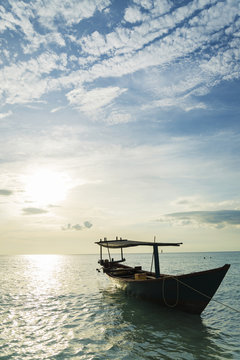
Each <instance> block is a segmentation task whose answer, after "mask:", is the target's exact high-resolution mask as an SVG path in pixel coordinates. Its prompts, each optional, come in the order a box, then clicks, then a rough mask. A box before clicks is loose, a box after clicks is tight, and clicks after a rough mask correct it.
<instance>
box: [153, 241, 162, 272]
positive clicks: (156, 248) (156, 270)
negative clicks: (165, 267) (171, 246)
mask: <svg viewBox="0 0 240 360" xmlns="http://www.w3.org/2000/svg"><path fill="white" fill-rule="evenodd" d="M153 255H154V264H155V273H156V278H159V277H160V266H159V256H158V246H157V245H155V244H154V245H153Z"/></svg>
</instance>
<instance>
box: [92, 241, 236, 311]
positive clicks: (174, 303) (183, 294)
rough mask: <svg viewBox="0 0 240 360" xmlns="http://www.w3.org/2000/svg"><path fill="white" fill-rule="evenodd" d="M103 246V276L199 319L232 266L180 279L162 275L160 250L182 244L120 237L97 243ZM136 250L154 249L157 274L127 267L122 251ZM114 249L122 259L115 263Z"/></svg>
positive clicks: (101, 263) (133, 291)
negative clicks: (105, 254) (133, 248)
mask: <svg viewBox="0 0 240 360" xmlns="http://www.w3.org/2000/svg"><path fill="white" fill-rule="evenodd" d="M96 244H98V245H99V246H100V259H99V261H98V263H99V264H100V265H101V268H102V270H103V273H105V274H106V275H107V276H108V277H109V278H110V279H111V280H113V281H114V282H115V283H116V284H117V286H119V287H120V288H122V289H123V290H125V292H126V293H127V294H129V295H133V296H136V297H138V298H142V299H146V300H148V301H154V302H156V303H158V304H159V305H161V306H166V307H170V308H174V309H177V310H180V311H184V312H188V313H192V314H198V315H200V314H201V313H202V312H203V310H204V309H205V308H206V306H207V305H208V303H209V302H210V300H211V299H212V297H213V296H214V294H215V293H216V291H217V289H218V287H219V286H220V284H221V282H222V280H223V278H224V276H225V275H226V273H227V271H228V269H229V267H230V265H229V264H225V265H224V266H222V267H218V268H214V269H210V270H205V271H198V272H192V273H188V274H180V275H168V274H163V273H161V272H160V264H159V253H158V248H159V247H165V246H180V245H182V243H180V242H178V243H162V242H156V241H155V239H154V242H146V241H134V240H127V239H122V238H119V239H118V237H117V238H116V239H115V240H107V239H106V238H104V240H101V239H100V241H98V242H96ZM136 246H152V248H153V260H154V261H153V263H154V267H155V269H154V270H155V272H153V271H152V269H151V270H150V271H145V270H143V269H142V267H141V266H135V267H131V266H127V265H125V264H123V262H124V261H125V260H126V259H125V258H124V256H123V249H125V248H129V247H136ZM103 248H106V249H107V252H108V258H107V259H103ZM111 249H120V254H121V258H120V259H119V260H114V259H113V258H112V257H111V253H110V250H111Z"/></svg>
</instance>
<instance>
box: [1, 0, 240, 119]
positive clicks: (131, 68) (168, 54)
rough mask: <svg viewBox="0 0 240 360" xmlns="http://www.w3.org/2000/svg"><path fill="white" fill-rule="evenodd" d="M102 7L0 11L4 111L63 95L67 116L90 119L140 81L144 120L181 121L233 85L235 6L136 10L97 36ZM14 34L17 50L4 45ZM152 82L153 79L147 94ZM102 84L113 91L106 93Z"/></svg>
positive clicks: (143, 2)
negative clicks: (152, 114) (172, 113)
mask: <svg viewBox="0 0 240 360" xmlns="http://www.w3.org/2000/svg"><path fill="white" fill-rule="evenodd" d="M110 5H111V2H110V1H109V0H84V1H81V2H79V1H75V0H74V1H71V2H68V3H67V4H65V3H64V2H62V1H60V0H56V1H50V0H49V1H48V2H46V3H45V4H43V3H42V1H40V0H36V1H34V2H30V3H26V2H17V1H12V2H11V10H9V9H10V6H7V5H5V3H4V5H2V6H1V7H0V17H1V21H0V32H2V34H3V37H5V36H6V40H5V43H6V46H5V45H4V47H6V49H4V50H3V51H5V52H3V54H5V55H4V56H5V58H6V59H5V60H6V63H5V62H3V64H4V66H3V67H2V69H1V70H0V83H1V89H0V99H1V100H2V102H3V104H11V105H14V104H23V103H28V102H34V101H39V99H41V98H43V97H44V96H45V95H46V94H48V93H50V92H54V91H59V92H60V91H61V92H63V93H64V94H65V95H66V97H67V99H68V100H69V102H70V105H72V106H73V107H74V108H77V109H78V110H80V111H83V112H85V113H88V114H92V113H94V112H95V113H96V112H98V110H99V109H102V108H103V107H106V106H108V105H110V104H111V103H112V102H113V101H115V102H117V101H119V102H121V101H120V99H119V97H120V95H121V94H122V93H123V92H124V91H126V89H128V92H129V94H130V93H131V90H132V86H131V84H132V83H133V81H132V80H133V78H134V77H138V78H140V79H141V80H142V81H140V87H139V88H138V92H139V94H140V95H141V99H143V101H141V104H142V105H143V106H144V105H145V106H146V105H147V106H148V107H147V106H146V108H145V109H146V110H147V108H150V107H152V108H163V109H165V110H168V109H171V108H173V107H178V108H180V109H181V110H183V111H186V112H187V111H191V110H194V109H196V110H202V109H205V108H206V105H205V104H204V103H203V101H202V100H201V101H198V100H197V99H196V97H198V96H201V95H203V93H204V94H207V93H208V92H209V91H210V90H211V88H212V87H214V86H216V85H217V84H219V83H220V82H221V81H224V80H228V81H229V80H234V79H239V77H240V68H239V61H240V50H239V49H240V38H239V26H240V20H239V14H240V9H239V4H238V2H236V1H226V2H224V1H221V2H216V1H210V0H201V1H199V0H193V1H191V2H188V3H187V4H186V5H182V2H180V3H179V4H177V5H174V6H172V5H173V2H171V1H165V0H163V1H160V2H157V1H152V0H134V1H133V3H132V5H131V6H129V7H128V8H126V9H125V10H124V11H123V12H122V19H121V21H117V22H116V24H115V25H113V26H111V27H110V22H109V24H107V30H104V31H102V27H99V26H98V21H99V20H102V21H106V10H108V12H109V13H111V11H112V10H111V7H110ZM4 6H5V7H4ZM96 14H97V15H98V16H97V18H95V15H96ZM112 16H113V14H112ZM113 18H114V16H113ZM83 19H89V22H88V24H87V23H86V24H84V26H86V31H85V32H80V31H79V32H78V31H77V29H76V24H79V23H80V22H81V21H82V20H83ZM95 20H96V21H95ZM126 21H127V23H126ZM93 24H94V26H93ZM12 34H15V35H16V39H17V44H18V46H15V47H11V42H10V43H9V42H8V41H7V39H8V37H9V36H12ZM86 34H87V35H86ZM5 43H3V44H5ZM6 64H7V65H6ZM173 69H174V70H173ZM146 71H148V76H149V81H148V87H147V85H146V83H145V81H144V79H145V78H144V74H145V73H146ZM154 71H155V72H154ZM156 72H157V73H159V74H160V75H161V76H160V77H159V80H160V81H159V83H158V86H157V87H156V88H155V91H154V87H153V86H152V85H151V82H153V81H154V76H155V74H156ZM171 73H174V74H173V75H172V76H171ZM109 78H111V80H113V82H114V84H115V86H111V87H109V86H107V85H106V84H109V82H108V81H109ZM120 78H122V81H121V82H118V80H119V79H120ZM103 79H105V80H106V79H107V80H108V81H106V82H105V87H104V86H103V85H102V84H100V82H101V80H103ZM113 82H112V83H113ZM169 84H171V85H169ZM87 87H88V89H89V90H83V89H86V88H87ZM94 87H95V89H94ZM79 89H80V90H79ZM146 94H148V96H146ZM136 103H137V102H136ZM59 106H61V104H59ZM138 109H139V111H140V112H141V111H142V110H143V107H142V108H141V107H139V106H138ZM53 111H54V109H53ZM3 116H4V117H5V115H3ZM99 117H101V118H103V116H102V114H100V115H99ZM113 123H114V122H113ZM116 123H118V121H116Z"/></svg>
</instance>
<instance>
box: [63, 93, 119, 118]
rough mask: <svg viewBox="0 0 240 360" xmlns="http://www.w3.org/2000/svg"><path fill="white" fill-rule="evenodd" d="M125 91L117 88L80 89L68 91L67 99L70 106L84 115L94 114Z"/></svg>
mask: <svg viewBox="0 0 240 360" xmlns="http://www.w3.org/2000/svg"><path fill="white" fill-rule="evenodd" d="M125 91H126V89H120V88H119V87H107V88H95V89H93V90H89V91H86V90H84V89H82V88H80V89H75V90H72V91H70V92H69V93H68V94H67V98H68V100H69V102H70V104H72V105H74V106H76V108H78V109H79V110H81V111H83V112H86V113H95V112H96V111H98V110H100V109H101V108H103V107H105V106H107V105H109V104H110V103H111V102H112V101H113V100H114V99H116V98H117V97H119V96H120V95H121V94H123V93H124V92H125Z"/></svg>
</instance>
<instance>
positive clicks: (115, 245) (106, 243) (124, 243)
mask: <svg viewBox="0 0 240 360" xmlns="http://www.w3.org/2000/svg"><path fill="white" fill-rule="evenodd" d="M96 244H98V245H99V246H103V247H105V248H109V249H120V248H127V247H134V246H180V245H181V244H182V243H181V242H179V243H160V242H148V241H134V240H127V239H120V240H118V239H117V240H106V239H104V240H100V241H97V242H96Z"/></svg>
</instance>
